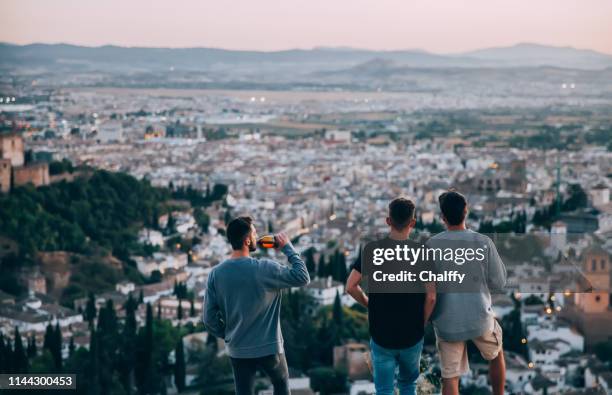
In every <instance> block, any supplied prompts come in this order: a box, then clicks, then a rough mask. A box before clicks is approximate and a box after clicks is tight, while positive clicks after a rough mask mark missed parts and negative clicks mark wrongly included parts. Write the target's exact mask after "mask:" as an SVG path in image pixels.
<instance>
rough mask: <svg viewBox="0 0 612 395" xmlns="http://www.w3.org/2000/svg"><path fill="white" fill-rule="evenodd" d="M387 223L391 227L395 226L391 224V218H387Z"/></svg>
mask: <svg viewBox="0 0 612 395" xmlns="http://www.w3.org/2000/svg"><path fill="white" fill-rule="evenodd" d="M385 222H387V225H389V226H393V225H392V224H391V218H389V217H387V218H386V219H385Z"/></svg>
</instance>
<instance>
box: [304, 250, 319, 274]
mask: <svg viewBox="0 0 612 395" xmlns="http://www.w3.org/2000/svg"><path fill="white" fill-rule="evenodd" d="M305 255H306V268H307V269H308V273H311V274H312V273H314V272H315V267H316V264H315V260H314V251H313V249H312V248H309V249H308V250H307V251H306V254H305Z"/></svg>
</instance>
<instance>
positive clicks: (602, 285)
mask: <svg viewBox="0 0 612 395" xmlns="http://www.w3.org/2000/svg"><path fill="white" fill-rule="evenodd" d="M582 272H583V274H584V276H585V277H586V279H587V280H588V281H589V283H590V284H591V286H592V292H589V293H577V294H576V305H577V306H578V308H579V309H580V310H581V311H582V312H584V313H603V312H606V311H608V308H609V306H610V255H609V254H608V252H607V251H605V250H604V249H603V248H601V247H599V246H595V247H590V248H587V249H586V250H585V251H584V252H583V254H582Z"/></svg>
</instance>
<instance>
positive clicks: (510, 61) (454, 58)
mask: <svg viewBox="0 0 612 395" xmlns="http://www.w3.org/2000/svg"><path fill="white" fill-rule="evenodd" d="M374 59H377V60H382V61H392V62H394V63H397V64H399V65H402V66H406V67H415V68H419V67H423V68H452V67H464V68H482V67H495V68H497V67H501V68H504V67H538V66H552V67H558V68H568V69H604V68H607V67H612V55H608V54H604V53H599V52H596V51H592V50H581V49H575V48H571V47H554V46H546V45H538V44H517V45H514V46H511V47H499V48H488V49H481V50H476V51H471V52H466V53H461V54H448V55H440V54H433V53H429V52H426V51H421V50H400V51H373V50H364V49H353V48H344V47H343V48H325V47H318V48H314V49H309V50H302V49H293V50H284V51H272V52H263V51H236V50H225V49H215V48H142V47H118V46H102V47H84V46H76V45H68V44H31V45H23V46H21V45H13V44H7V43H1V44H0V66H2V67H3V68H14V67H19V66H46V67H51V68H53V67H56V68H86V69H111V70H112V69H117V68H119V69H124V68H127V69H130V68H134V69H143V68H144V69H147V70H157V69H167V68H174V69H177V70H200V71H209V70H224V69H226V68H227V67H237V68H241V69H244V68H251V67H257V68H268V69H269V68H275V67H290V68H291V67H295V70H296V71H297V72H314V71H322V70H334V69H342V68H347V67H353V66H356V65H359V64H362V63H367V62H370V61H372V60H374Z"/></svg>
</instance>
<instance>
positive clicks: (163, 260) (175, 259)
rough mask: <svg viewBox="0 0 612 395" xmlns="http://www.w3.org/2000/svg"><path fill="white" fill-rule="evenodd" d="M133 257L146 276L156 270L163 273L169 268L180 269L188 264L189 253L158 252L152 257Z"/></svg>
mask: <svg viewBox="0 0 612 395" xmlns="http://www.w3.org/2000/svg"><path fill="white" fill-rule="evenodd" d="M133 259H134V260H135V261H136V267H137V268H138V271H139V272H140V273H142V274H143V275H145V276H150V275H151V273H153V272H154V271H156V270H158V271H159V272H160V273H162V274H163V273H164V272H165V271H166V270H168V269H174V270H179V269H181V268H183V267H185V266H187V254H184V253H172V254H169V253H162V252H156V253H154V254H153V256H152V257H142V256H137V257H133Z"/></svg>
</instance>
